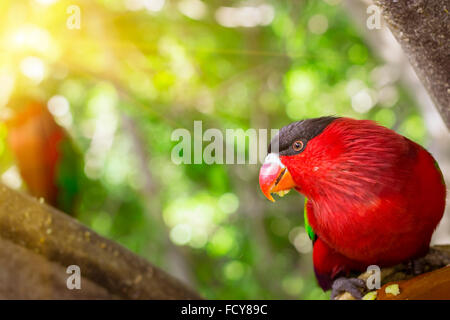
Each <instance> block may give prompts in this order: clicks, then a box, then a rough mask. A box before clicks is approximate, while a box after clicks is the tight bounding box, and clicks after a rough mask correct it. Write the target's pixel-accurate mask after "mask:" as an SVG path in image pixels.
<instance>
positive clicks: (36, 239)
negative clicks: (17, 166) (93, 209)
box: [0, 184, 200, 299]
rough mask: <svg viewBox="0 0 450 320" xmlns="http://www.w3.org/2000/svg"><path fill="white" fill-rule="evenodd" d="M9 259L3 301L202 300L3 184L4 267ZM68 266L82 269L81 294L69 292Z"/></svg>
mask: <svg viewBox="0 0 450 320" xmlns="http://www.w3.org/2000/svg"><path fill="white" fill-rule="evenodd" d="M8 256H10V257H11V259H10V260H11V263H9V264H7V263H0V275H2V276H1V277H0V283H1V284H2V285H1V286H0V296H2V297H4V298H33V299H52V298H55V296H58V297H60V298H84V299H86V298H102V299H105V298H120V299H200V296H199V295H198V294H196V293H195V292H193V291H192V290H190V289H188V288H187V287H185V286H184V285H183V284H182V283H180V282H179V281H178V280H176V279H174V278H172V277H171V276H169V275H168V274H166V273H165V272H163V271H161V270H159V269H158V268H156V267H154V266H153V265H151V264H150V263H148V262H147V261H146V260H144V259H143V258H140V257H138V256H136V255H135V254H133V253H132V252H130V251H129V250H127V249H125V248H124V247H122V246H120V245H118V244H116V243H114V242H113V241H110V240H108V239H105V238H103V237H101V236H99V235H98V234H96V233H95V232H93V231H92V230H90V229H88V228H87V227H84V226H83V225H81V224H80V223H78V222H77V221H76V220H74V219H72V218H71V217H69V216H68V215H66V214H64V213H61V212H59V211H57V210H56V209H53V208H51V207H49V206H47V205H45V204H42V203H40V201H37V200H35V199H32V198H30V197H28V196H26V195H24V194H21V193H18V192H15V191H13V190H10V189H8V188H7V187H5V186H3V185H1V184H0V262H1V261H2V260H3V261H5V260H7V259H6V258H7V257H8ZM69 265H78V266H79V267H80V269H81V279H82V288H81V290H68V289H67V288H66V282H65V281H66V279H67V277H69V275H68V274H66V272H65V271H66V268H67V267H68V266H69ZM20 274H28V275H29V276H30V277H29V276H27V277H25V276H20ZM31 275H33V277H31ZM30 279H31V280H30ZM61 281H62V283H61ZM36 285H38V286H45V287H44V288H43V287H38V288H37V287H36ZM8 287H16V288H20V289H17V290H15V291H14V290H13V291H8V290H7V289H6V288H8ZM24 292H27V293H28V294H24ZM58 293H60V294H61V295H58Z"/></svg>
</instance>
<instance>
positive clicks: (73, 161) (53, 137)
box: [6, 102, 81, 215]
mask: <svg viewBox="0 0 450 320" xmlns="http://www.w3.org/2000/svg"><path fill="white" fill-rule="evenodd" d="M6 125H7V127H8V144H9V146H10V148H11V150H12V152H13V154H14V156H15V159H16V164H17V166H18V168H19V172H20V175H21V177H22V179H23V181H24V182H25V184H26V186H27V189H28V191H29V193H30V194H31V195H33V196H35V197H37V198H44V199H45V201H46V202H47V203H48V204H50V205H52V206H54V207H56V208H58V209H60V210H62V211H64V212H66V213H68V214H71V215H74V214H75V213H76V205H77V198H78V193H79V189H80V184H79V168H80V161H81V160H80V159H81V156H80V154H79V152H77V150H76V149H75V148H74V145H73V143H72V140H71V139H70V137H69V135H68V134H67V133H66V131H65V130H64V128H62V127H61V126H59V125H58V124H57V123H56V122H55V120H54V118H53V116H52V115H51V114H50V112H49V111H48V110H47V108H46V106H45V105H43V104H41V103H40V102H31V103H28V104H26V106H25V107H24V108H22V109H20V110H19V111H18V112H17V113H16V114H15V115H14V116H13V117H12V118H11V119H9V120H8V121H7V122H6Z"/></svg>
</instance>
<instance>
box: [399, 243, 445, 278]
mask: <svg viewBox="0 0 450 320" xmlns="http://www.w3.org/2000/svg"><path fill="white" fill-rule="evenodd" d="M446 265H450V251H449V250H442V249H439V247H438V246H437V247H436V248H431V249H430V251H429V252H428V254H427V255H426V256H423V257H421V258H418V259H414V260H411V261H409V263H408V264H407V267H408V270H409V271H410V273H411V274H413V275H415V276H417V275H419V274H422V273H425V272H429V271H433V270H436V269H440V268H442V267H445V266H446Z"/></svg>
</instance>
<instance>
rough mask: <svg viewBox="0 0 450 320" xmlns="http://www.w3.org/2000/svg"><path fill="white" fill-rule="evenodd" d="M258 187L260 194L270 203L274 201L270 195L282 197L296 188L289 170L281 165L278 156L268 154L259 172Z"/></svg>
mask: <svg viewBox="0 0 450 320" xmlns="http://www.w3.org/2000/svg"><path fill="white" fill-rule="evenodd" d="M259 186H260V187H261V191H262V193H263V194H264V195H265V196H266V197H267V199H269V200H270V201H272V202H274V201H275V200H274V199H273V197H272V193H277V194H278V195H279V196H281V197H282V196H284V195H285V194H286V193H288V192H289V190H291V189H292V188H294V187H295V186H296V185H295V182H294V180H293V179H292V176H291V174H290V173H289V170H288V169H287V168H286V166H284V165H283V164H282V163H281V161H280V158H279V156H278V154H276V153H269V154H268V155H267V157H266V160H265V161H264V164H263V165H262V167H261V170H260V171H259Z"/></svg>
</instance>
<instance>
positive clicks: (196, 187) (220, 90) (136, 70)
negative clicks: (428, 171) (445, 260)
mask: <svg viewBox="0 0 450 320" xmlns="http://www.w3.org/2000/svg"><path fill="white" fill-rule="evenodd" d="M73 5H75V6H76V8H75V11H70V10H71V9H73V7H71V6H73ZM369 5H370V3H369V2H366V1H357V0H354V1H340V0H313V1H306V0H304V1H275V0H273V1H270V0H255V1H251V0H250V1H231V0H230V1H216V0H213V1H202V0H84V1H83V0H72V1H64V0H59V1H58V0H28V1H24V0H2V1H1V2H0V119H1V122H0V177H1V182H2V183H4V184H7V185H8V186H10V187H11V188H14V189H19V190H23V191H27V190H28V191H29V189H30V188H29V186H27V183H26V182H25V181H24V179H23V177H21V172H20V168H19V165H18V163H19V162H20V161H21V160H20V159H18V157H19V155H18V154H17V152H16V153H15V151H14V150H16V149H17V148H20V146H14V145H12V144H13V142H11V140H10V139H9V138H8V137H9V136H10V135H11V132H12V131H13V130H15V129H17V128H15V126H16V127H17V126H18V125H17V123H16V122H13V121H11V119H14V117H15V116H16V115H17V114H20V113H21V112H23V111H24V110H25V111H26V110H27V108H29V107H30V105H41V106H43V107H44V108H46V109H47V110H48V111H49V112H50V113H51V115H52V117H53V118H54V119H55V121H56V122H57V123H58V124H59V126H61V127H63V128H64V130H65V131H66V132H67V135H66V136H65V137H64V139H67V141H69V142H68V144H69V145H70V146H71V148H72V150H71V152H70V156H66V157H61V158H58V159H57V165H58V167H59V168H65V170H64V171H61V170H59V171H58V173H59V174H60V173H61V172H63V173H64V174H65V176H70V178H67V179H66V180H65V181H66V182H67V181H68V180H69V183H66V184H61V185H58V188H60V190H58V192H60V193H61V194H62V193H66V194H70V195H71V196H75V197H76V201H75V202H74V203H73V204H72V208H71V209H70V210H72V211H73V215H74V216H75V217H76V218H77V219H79V220H80V221H81V222H82V223H84V224H86V225H88V226H89V227H91V228H93V229H94V230H95V231H97V232H98V233H100V234H102V235H104V236H106V237H108V238H110V239H114V240H116V241H118V242H119V243H121V244H122V245H124V246H125V247H127V248H129V249H130V250H132V251H134V252H136V253H137V254H139V255H141V256H143V257H145V258H147V259H148V260H150V261H151V262H152V263H154V264H156V265H157V266H159V267H161V268H162V269H164V270H166V271H167V272H169V273H171V274H173V275H175V276H176V277H178V278H180V279H182V280H183V281H184V282H186V283H188V284H189V285H191V286H192V287H193V288H195V289H196V290H197V291H198V292H199V293H200V294H202V295H203V296H205V297H206V298H211V299H213V298H215V299H230V298H233V299H270V298H271V299H326V298H327V297H328V294H326V293H323V292H322V291H321V290H320V289H319V288H318V286H317V285H316V282H315V279H314V275H313V269H312V264H311V249H312V248H311V243H310V241H309V239H308V237H307V235H306V232H305V230H304V227H303V199H302V197H301V196H300V195H299V194H295V193H290V194H289V195H287V196H286V197H285V198H284V199H283V200H280V201H277V202H276V204H272V203H270V202H269V201H267V200H266V199H265V198H264V197H263V195H262V194H261V193H260V191H259V186H258V170H259V165H249V164H246V165H206V164H198V165H175V164H174V163H172V161H171V150H172V147H173V146H174V145H175V144H176V142H173V141H171V134H172V132H173V130H175V129H177V128H186V129H188V130H192V128H193V122H194V120H201V121H203V130H206V129H207V128H217V129H219V130H221V131H222V132H225V129H227V128H229V129H238V128H242V129H244V130H246V129H248V128H256V129H259V128H268V129H270V128H280V127H282V126H284V125H286V124H288V123H290V122H292V121H296V120H299V119H303V118H308V117H318V116H322V115H330V114H336V115H342V116H350V117H354V118H367V119H373V120H376V121H378V122H380V123H381V124H383V125H385V126H387V127H390V128H393V129H395V130H397V131H398V132H400V133H401V134H403V135H405V136H407V137H409V138H411V139H412V140H414V141H416V142H419V143H421V144H423V145H425V146H427V147H428V148H430V150H431V151H432V152H433V154H434V155H435V157H436V158H437V159H438V161H439V162H440V164H441V168H442V170H443V172H444V174H445V175H446V177H447V179H448V175H449V173H450V170H449V160H450V155H449V152H450V150H449V145H450V143H449V133H448V131H447V129H445V126H444V125H443V124H442V122H441V120H440V118H439V116H438V115H437V113H436V111H435V110H434V107H433V106H432V104H431V102H430V101H429V98H428V96H427V94H426V92H425V91H424V89H423V88H422V87H421V85H420V83H419V82H418V80H417V78H416V77H415V75H414V72H412V70H411V68H410V66H409V65H408V63H407V61H406V59H405V58H404V57H403V55H402V52H401V49H400V48H399V47H398V45H397V44H396V42H395V40H394V39H393V38H392V36H391V35H390V33H389V31H388V30H387V29H386V27H385V26H384V25H382V26H381V29H377V30H369V29H368V28H367V27H366V19H367V18H368V15H367V13H366V9H367V7H368V6H369ZM77 8H78V9H79V10H80V17H81V21H80V22H81V24H80V29H77V28H74V29H73V28H69V27H68V24H67V23H68V22H69V24H70V23H71V22H74V20H71V19H74V14H76V10H77ZM68 10H69V11H68ZM28 135H29V136H26V135H25V136H24V138H23V139H25V140H26V139H30V140H33V139H35V140H36V139H37V140H39V139H44V136H45V135H44V134H42V135H40V134H39V132H35V131H33V133H30V132H28ZM27 152H28V153H27ZM23 154H25V156H24V155H23ZM22 156H23V157H26V158H27V159H28V161H29V162H30V163H32V164H33V163H34V164H35V163H37V162H39V161H40V160H41V159H44V158H46V157H47V156H48V154H46V153H45V152H44V153H41V154H39V153H36V152H35V153H33V152H32V150H28V151H24V152H23V153H22ZM22 161H24V160H23V159H22ZM31 166H32V165H31ZM36 179H37V180H39V181H38V182H37V183H38V184H39V183H42V184H45V183H48V181H47V182H46V181H40V180H45V179H50V177H49V176H48V175H45V174H44V175H40V177H37V178H36ZM447 181H448V180H447ZM70 210H69V209H66V210H65V211H70ZM449 229H450V227H449V223H448V214H447V220H446V221H444V222H443V224H442V225H441V227H440V229H439V231H438V233H437V236H436V238H435V241H436V242H450V232H449Z"/></svg>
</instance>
